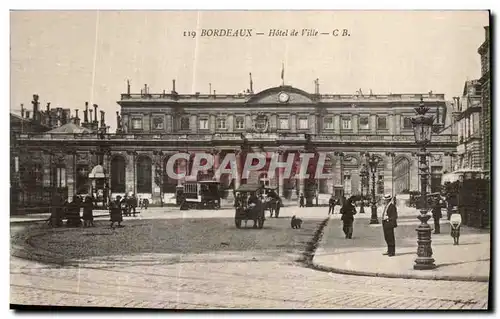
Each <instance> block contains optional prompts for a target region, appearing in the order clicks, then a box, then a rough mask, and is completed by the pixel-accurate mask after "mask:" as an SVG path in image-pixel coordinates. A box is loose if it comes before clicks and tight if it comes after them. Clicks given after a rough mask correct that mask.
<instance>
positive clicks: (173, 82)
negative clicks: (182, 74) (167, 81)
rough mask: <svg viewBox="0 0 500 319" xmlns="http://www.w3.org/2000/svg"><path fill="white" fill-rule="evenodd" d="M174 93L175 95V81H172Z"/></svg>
mask: <svg viewBox="0 0 500 319" xmlns="http://www.w3.org/2000/svg"><path fill="white" fill-rule="evenodd" d="M172 93H173V94H175V93H176V91H175V79H173V80H172Z"/></svg>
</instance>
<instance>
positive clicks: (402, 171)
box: [393, 156, 411, 194]
mask: <svg viewBox="0 0 500 319" xmlns="http://www.w3.org/2000/svg"><path fill="white" fill-rule="evenodd" d="M393 178H394V188H395V189H394V193H395V194H401V193H403V192H405V193H406V192H409V191H411V189H410V160H409V159H408V158H406V157H404V156H399V157H396V159H395V161H394V176H393Z"/></svg>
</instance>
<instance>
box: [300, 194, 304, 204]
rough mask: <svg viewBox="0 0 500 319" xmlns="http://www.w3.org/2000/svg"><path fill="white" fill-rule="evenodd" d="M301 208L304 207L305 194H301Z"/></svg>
mask: <svg viewBox="0 0 500 319" xmlns="http://www.w3.org/2000/svg"><path fill="white" fill-rule="evenodd" d="M299 207H304V194H303V193H300V200H299Z"/></svg>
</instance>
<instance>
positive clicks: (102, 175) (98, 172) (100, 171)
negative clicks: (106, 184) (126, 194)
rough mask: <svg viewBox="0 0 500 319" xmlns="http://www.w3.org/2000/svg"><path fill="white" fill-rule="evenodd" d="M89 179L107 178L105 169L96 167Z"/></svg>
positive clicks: (99, 166)
mask: <svg viewBox="0 0 500 319" xmlns="http://www.w3.org/2000/svg"><path fill="white" fill-rule="evenodd" d="M89 178H106V173H105V171H104V167H102V166H101V165H96V166H94V168H93V169H92V171H91V172H90V174H89Z"/></svg>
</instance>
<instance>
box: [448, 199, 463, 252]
mask: <svg viewBox="0 0 500 319" xmlns="http://www.w3.org/2000/svg"><path fill="white" fill-rule="evenodd" d="M461 224H462V215H460V214H459V213H458V211H457V208H456V207H453V209H452V214H451V216H450V226H451V237H452V238H453V245H458V243H459V239H460V225H461Z"/></svg>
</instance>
